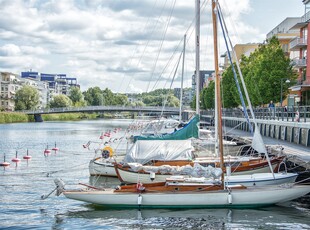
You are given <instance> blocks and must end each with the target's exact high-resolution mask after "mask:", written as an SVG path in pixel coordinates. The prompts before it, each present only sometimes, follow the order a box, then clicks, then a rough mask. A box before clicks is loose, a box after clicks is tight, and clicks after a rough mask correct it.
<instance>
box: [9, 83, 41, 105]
mask: <svg viewBox="0 0 310 230" xmlns="http://www.w3.org/2000/svg"><path fill="white" fill-rule="evenodd" d="M39 102H40V101H39V92H38V90H37V89H36V88H34V87H33V86H30V85H24V86H23V87H21V88H20V89H19V90H17V91H16V95H15V110H30V109H37V108H38V105H39Z"/></svg>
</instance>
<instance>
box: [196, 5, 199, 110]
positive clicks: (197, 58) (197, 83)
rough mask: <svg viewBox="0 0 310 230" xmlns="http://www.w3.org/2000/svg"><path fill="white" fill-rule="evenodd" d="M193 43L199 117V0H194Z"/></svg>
mask: <svg viewBox="0 0 310 230" xmlns="http://www.w3.org/2000/svg"><path fill="white" fill-rule="evenodd" d="M195 32H196V33H195V34H196V35H195V43H196V71H195V77H196V114H197V115H200V108H199V105H200V103H199V100H200V99H199V83H200V79H199V72H200V57H199V55H200V54H199V52H200V48H199V42H200V41H199V38H200V0H196V30H195Z"/></svg>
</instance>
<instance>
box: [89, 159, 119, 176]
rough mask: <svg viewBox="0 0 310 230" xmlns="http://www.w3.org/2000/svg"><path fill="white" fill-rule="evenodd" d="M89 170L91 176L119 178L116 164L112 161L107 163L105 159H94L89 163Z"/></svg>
mask: <svg viewBox="0 0 310 230" xmlns="http://www.w3.org/2000/svg"><path fill="white" fill-rule="evenodd" d="M88 169H89V174H90V175H91V176H109V177H117V174H116V172H115V168H114V164H113V163H111V162H110V161H105V159H103V158H99V159H98V158H97V159H92V160H91V161H90V162H89V165H88Z"/></svg>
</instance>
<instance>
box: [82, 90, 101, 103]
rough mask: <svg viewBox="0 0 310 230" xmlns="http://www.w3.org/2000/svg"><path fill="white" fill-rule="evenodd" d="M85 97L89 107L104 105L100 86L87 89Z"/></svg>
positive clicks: (84, 93)
mask: <svg viewBox="0 0 310 230" xmlns="http://www.w3.org/2000/svg"><path fill="white" fill-rule="evenodd" d="M83 95H84V99H85V101H87V104H88V105H104V98H103V95H102V91H101V89H100V88H99V87H98V86H96V87H93V88H92V87H91V88H89V89H87V91H85V92H83Z"/></svg>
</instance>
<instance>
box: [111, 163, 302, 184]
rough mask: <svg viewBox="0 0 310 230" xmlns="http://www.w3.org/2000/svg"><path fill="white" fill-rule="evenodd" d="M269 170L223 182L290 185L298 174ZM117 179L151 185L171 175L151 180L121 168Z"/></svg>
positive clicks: (260, 169)
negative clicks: (270, 171)
mask: <svg viewBox="0 0 310 230" xmlns="http://www.w3.org/2000/svg"><path fill="white" fill-rule="evenodd" d="M268 170H269V168H268V167H265V168H259V169H256V170H251V171H248V172H247V175H246V174H244V173H243V174H241V175H238V174H237V173H234V174H233V175H232V176H230V177H229V179H227V177H225V178H226V179H225V182H226V183H228V184H243V185H245V186H252V185H257V186H260V185H272V184H281V183H292V182H294V181H295V180H296V178H297V176H298V174H295V173H275V174H274V175H275V178H274V177H273V175H272V173H268ZM117 174H118V178H119V180H120V181H121V182H124V183H137V182H141V183H143V184H152V183H157V182H165V181H166V179H167V178H168V177H171V176H172V175H169V174H155V177H154V179H151V176H150V174H149V173H138V172H133V171H128V170H125V169H122V168H117Z"/></svg>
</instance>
